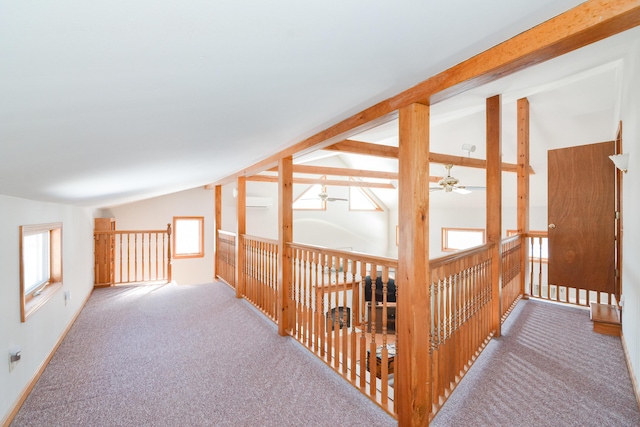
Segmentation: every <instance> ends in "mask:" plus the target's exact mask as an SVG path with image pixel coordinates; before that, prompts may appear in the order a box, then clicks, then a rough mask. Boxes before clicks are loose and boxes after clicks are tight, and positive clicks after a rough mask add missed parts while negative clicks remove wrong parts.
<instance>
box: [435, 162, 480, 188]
mask: <svg viewBox="0 0 640 427" xmlns="http://www.w3.org/2000/svg"><path fill="white" fill-rule="evenodd" d="M444 167H445V169H447V176H445V177H444V178H442V179H441V180H440V181H438V187H430V188H429V192H432V191H440V190H444V191H445V192H447V193H451V192H455V193H460V194H469V193H471V190H485V187H469V186H466V185H459V182H460V180H459V179H458V178H455V177H453V176H451V168H452V167H453V165H445V166H444Z"/></svg>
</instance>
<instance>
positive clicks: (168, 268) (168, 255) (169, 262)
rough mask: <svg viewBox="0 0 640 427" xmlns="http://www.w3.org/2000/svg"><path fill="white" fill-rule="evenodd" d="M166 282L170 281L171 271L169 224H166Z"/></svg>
mask: <svg viewBox="0 0 640 427" xmlns="http://www.w3.org/2000/svg"><path fill="white" fill-rule="evenodd" d="M167 240H168V242H167V282H171V279H172V277H173V273H172V271H171V224H167Z"/></svg>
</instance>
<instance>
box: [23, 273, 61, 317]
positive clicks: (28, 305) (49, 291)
mask: <svg viewBox="0 0 640 427" xmlns="http://www.w3.org/2000/svg"><path fill="white" fill-rule="evenodd" d="M60 288H62V282H55V283H50V284H49V285H47V286H45V288H44V289H43V290H42V292H40V294H39V295H38V296H34V297H31V298H29V299H28V300H27V299H26V297H25V296H24V295H23V296H22V298H23V304H22V307H24V308H23V311H22V322H26V321H27V319H28V318H29V316H31V315H32V314H33V313H35V312H36V311H37V310H38V309H39V308H40V307H42V306H43V305H44V304H45V303H46V302H47V301H49V300H50V299H51V297H52V296H53V294H55V293H56V291H58V289H60Z"/></svg>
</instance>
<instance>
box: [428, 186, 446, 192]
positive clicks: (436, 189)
mask: <svg viewBox="0 0 640 427" xmlns="http://www.w3.org/2000/svg"><path fill="white" fill-rule="evenodd" d="M440 190H444V188H442V187H429V193H433V192H434V191H440Z"/></svg>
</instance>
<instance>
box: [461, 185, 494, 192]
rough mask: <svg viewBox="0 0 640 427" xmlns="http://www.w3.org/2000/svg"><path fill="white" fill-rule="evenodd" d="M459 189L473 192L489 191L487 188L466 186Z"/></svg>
mask: <svg viewBox="0 0 640 427" xmlns="http://www.w3.org/2000/svg"><path fill="white" fill-rule="evenodd" d="M459 188H466V189H467V190H471V191H485V190H486V189H487V187H477V186H473V185H465V186H462V187H459Z"/></svg>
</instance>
